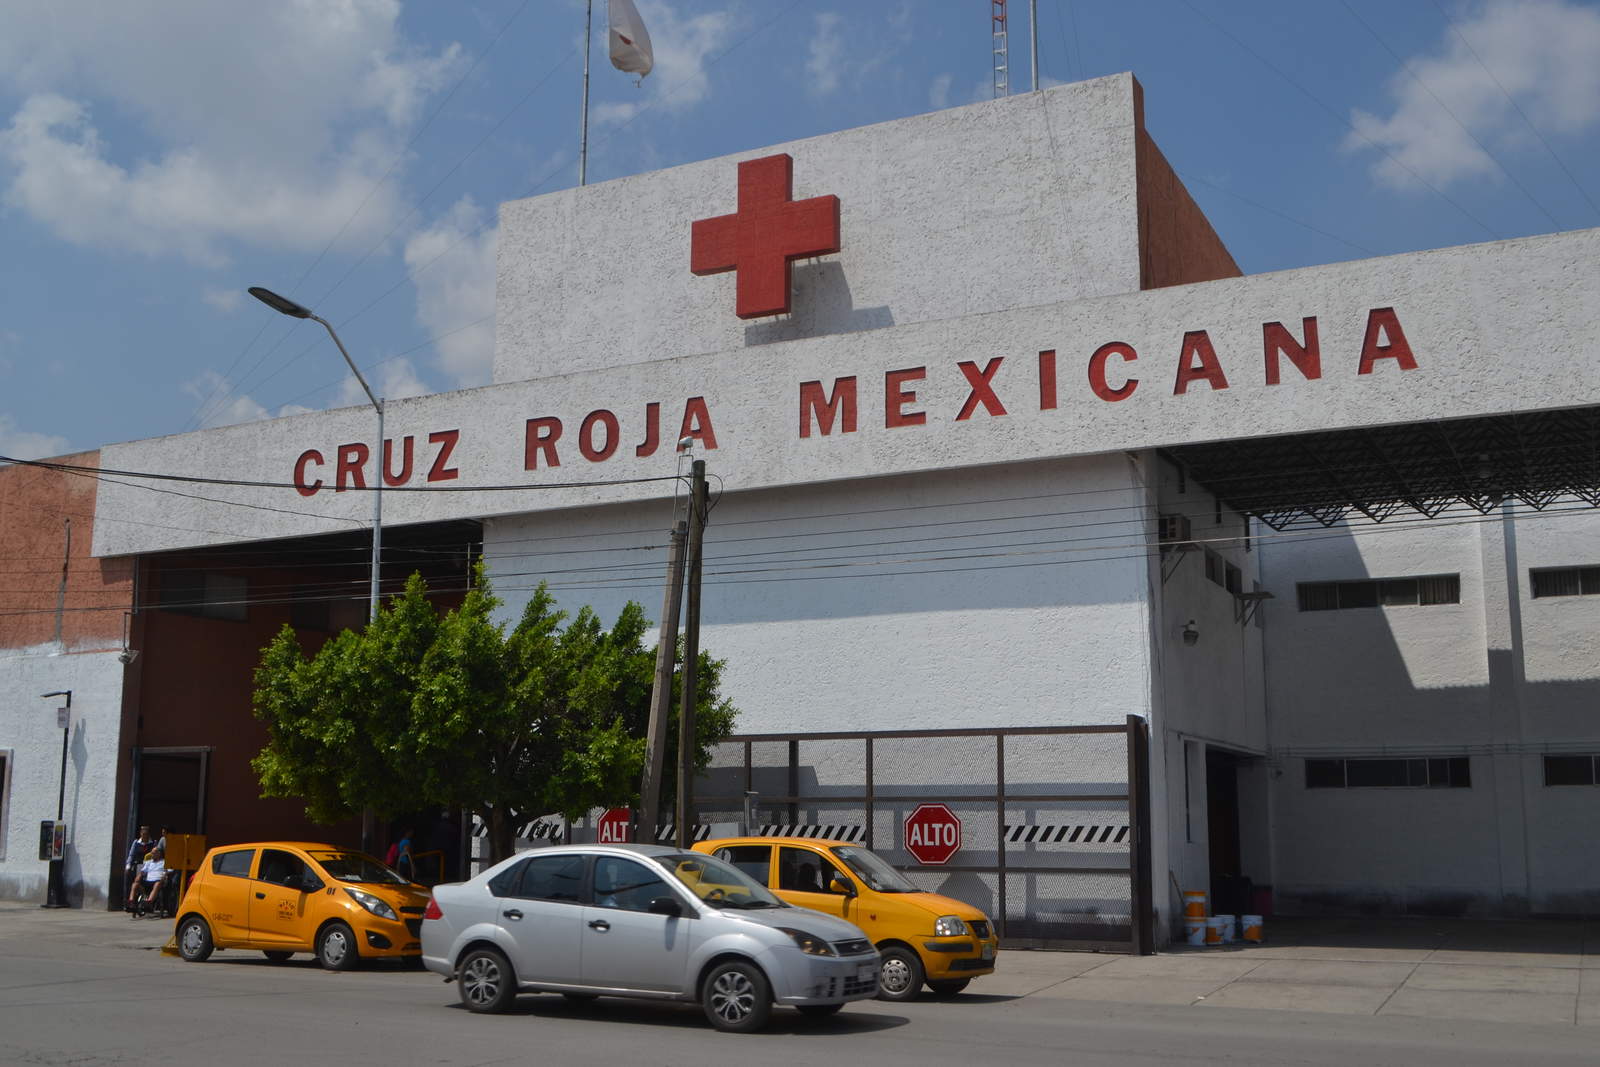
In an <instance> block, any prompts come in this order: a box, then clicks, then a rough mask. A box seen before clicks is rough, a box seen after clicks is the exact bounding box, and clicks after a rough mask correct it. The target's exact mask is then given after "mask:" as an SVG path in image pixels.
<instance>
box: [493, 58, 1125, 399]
mask: <svg viewBox="0 0 1600 1067" xmlns="http://www.w3.org/2000/svg"><path fill="white" fill-rule="evenodd" d="M1133 97H1134V85H1133V78H1132V76H1131V75H1128V74H1116V75H1112V76H1111V77H1106V78H1097V79H1095V80H1093V81H1087V82H1079V83H1077V84H1074V85H1064V86H1060V87H1057V88H1053V89H1050V90H1048V91H1045V92H1041V93H1019V94H1017V95H1015V96H1010V97H1006V98H1005V99H1002V100H994V101H985V102H983V103H979V104H973V105H970V106H968V107H959V108H950V109H947V110H943V111H936V112H932V113H930V114H926V115H915V116H912V117H910V118H905V119H899V120H896V121H894V122H885V123H880V124H878V125H875V126H865V127H861V128H858V129H853V130H845V131H843V132H841V133H832V134H827V135H825V136H822V137H813V138H810V139H807V140H804V141H795V142H791V143H788V144H780V145H773V146H771V147H766V148H761V149H757V150H754V151H750V152H743V153H739V154H737V155H732V156H723V157H720V158H717V159H709V160H704V161H702V162H698V163H691V164H688V165H687V166H682V167H673V168H671V169H669V170H663V171H653V172H651V173H648V174H640V175H636V176H634V177H629V178H621V179H618V180H616V181H610V182H603V183H600V184H597V185H589V186H584V187H582V188H573V189H566V190H563V191H561V192H557V193H551V194H549V195H547V196H541V197H536V198H533V199H530V200H514V201H511V202H509V203H506V204H504V205H503V206H502V207H501V214H500V225H501V230H500V245H499V248H500V255H499V268H498V289H499V292H498V296H497V298H496V318H495V325H496V342H495V372H494V380H495V381H497V382H509V381H518V380H521V379H525V378H547V377H551V376H554V375H561V374H568V373H572V372H574V371H587V370H598V369H602V368H608V367H616V366H622V365H624V364H628V363H644V362H648V361H650V360H657V359H663V358H670V357H677V356H684V355H693V354H696V353H701V352H725V351H730V350H743V351H744V353H745V356H746V358H747V359H750V360H766V359H771V358H774V357H775V356H776V353H773V352H768V351H763V347H764V346H766V345H769V344H770V343H772V342H774V341H782V340H791V339H794V338H800V337H817V336H822V335H825V334H840V333H855V332H858V331H862V330H872V329H878V328H881V327H885V326H891V325H906V324H908V323H916V322H928V321H936V320H943V319H954V318H961V317H964V316H968V315H975V314H981V313H983V312H989V311H1001V310H1006V309H1010V308H1018V307H1028V306H1031V305H1036V304H1052V303H1056V302H1058V301H1061V300H1063V299H1083V298H1086V297H1092V296H1104V295H1108V294H1113V293H1127V292H1133V291H1136V290H1137V289H1138V288H1139V250H1138V217H1137V208H1136V203H1135V195H1134V190H1135V171H1134V132H1135V127H1134V102H1133ZM779 152H787V153H789V154H790V155H791V156H793V158H794V197H795V199H804V198H806V197H812V196H824V195H833V196H837V197H838V198H839V216H840V224H839V226H840V241H841V249H840V251H839V252H838V253H837V254H834V255H830V256H827V257H825V258H823V259H820V260H814V261H802V262H800V263H797V264H795V267H794V282H795V285H794V289H795V292H794V299H793V313H792V314H791V315H790V316H788V317H787V318H784V319H782V320H777V319H768V320H751V321H742V320H740V319H738V318H736V317H735V316H734V313H733V309H734V298H733V291H734V275H733V274H732V273H726V274H720V275H713V276H707V277H696V276H694V275H692V274H690V273H689V234H690V225H691V223H693V222H694V221H695V220H697V219H704V218H711V217H714V216H719V215H725V214H729V213H732V212H733V211H734V210H735V207H736V203H735V191H736V188H737V175H738V166H737V165H738V162H739V161H740V160H744V159H755V158H759V157H762V156H769V155H774V154H776V153H779ZM780 358H781V357H780Z"/></svg>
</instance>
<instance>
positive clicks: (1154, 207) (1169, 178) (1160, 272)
mask: <svg viewBox="0 0 1600 1067" xmlns="http://www.w3.org/2000/svg"><path fill="white" fill-rule="evenodd" d="M1134 109H1135V110H1134V117H1135V124H1136V133H1135V136H1136V138H1137V144H1136V146H1135V152H1136V159H1135V163H1136V168H1137V171H1138V175H1139V189H1138V199H1139V288H1141V289H1161V288H1164V287H1166V286H1169V285H1187V284H1189V283H1191V282H1209V281H1215V280H1216V279H1218V278H1237V277H1238V276H1239V275H1240V274H1241V273H1243V272H1242V271H1240V270H1239V265H1238V264H1237V263H1235V262H1234V261H1233V256H1232V254H1230V253H1229V252H1228V249H1227V246H1225V245H1224V244H1223V243H1222V238H1220V237H1218V236H1217V231H1216V230H1214V229H1212V228H1211V223H1210V221H1209V220H1208V219H1207V218H1206V217H1205V215H1204V213H1202V212H1201V210H1200V206H1199V205H1198V204H1196V203H1195V202H1194V198H1193V197H1191V196H1190V195H1189V190H1187V189H1185V188H1184V187H1183V182H1181V181H1179V180H1178V176H1177V174H1175V173H1173V170H1172V166H1171V164H1169V163H1168V162H1167V158H1166V157H1165V156H1163V155H1162V154H1161V149H1159V148H1157V147H1156V143H1155V141H1154V140H1152V139H1151V137H1150V135H1149V134H1148V133H1146V132H1145V128H1144V92H1143V90H1142V89H1140V88H1139V86H1138V83H1137V82H1135V83H1134Z"/></svg>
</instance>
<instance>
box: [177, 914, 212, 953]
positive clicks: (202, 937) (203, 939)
mask: <svg viewBox="0 0 1600 1067" xmlns="http://www.w3.org/2000/svg"><path fill="white" fill-rule="evenodd" d="M213 947H215V946H213V945H212V943H211V927H209V926H207V925H206V921H205V920H204V919H202V918H200V916H198V915H191V916H189V917H188V918H187V919H185V920H183V922H181V923H179V924H178V955H180V956H182V957H183V958H184V959H186V960H188V961H189V962H190V963H202V962H204V961H205V960H208V959H210V958H211V950H212V948H213Z"/></svg>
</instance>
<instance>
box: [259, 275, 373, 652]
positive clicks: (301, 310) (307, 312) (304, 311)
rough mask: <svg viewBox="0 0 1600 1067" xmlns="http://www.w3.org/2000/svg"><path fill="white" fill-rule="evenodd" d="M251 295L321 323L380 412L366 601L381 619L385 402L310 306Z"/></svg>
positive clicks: (266, 292) (262, 292)
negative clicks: (368, 587) (374, 391)
mask: <svg viewBox="0 0 1600 1067" xmlns="http://www.w3.org/2000/svg"><path fill="white" fill-rule="evenodd" d="M250 295H251V296H253V297H255V298H256V299H257V300H259V301H261V302H262V303H263V304H265V305H267V307H269V308H271V309H272V310H273V311H276V312H278V313H280V314H283V315H288V316H289V317H290V318H294V319H310V320H311V321H313V322H320V323H322V326H323V328H324V329H326V330H327V331H328V336H329V337H331V338H333V343H334V344H336V345H338V346H339V354H340V355H341V356H343V357H344V361H345V364H346V365H347V366H349V368H350V373H351V374H354V375H355V376H356V381H358V382H360V383H361V388H362V389H363V390H365V391H366V394H367V399H368V400H370V401H372V407H373V409H374V410H375V411H377V413H378V444H377V447H376V448H374V449H373V453H372V456H373V463H372V467H373V479H372V582H371V590H370V592H369V594H368V598H367V621H368V622H371V621H372V620H373V619H376V618H377V617H378V579H379V572H378V563H379V560H380V559H381V557H382V555H383V401H382V400H379V399H378V398H377V397H375V396H373V395H372V387H371V386H369V385H368V384H367V380H366V379H365V378H363V377H362V376H361V371H359V370H357V369H356V364H355V361H354V360H352V359H351V358H350V353H349V352H346V351H345V347H344V342H343V341H341V340H339V335H338V334H337V333H334V332H333V326H332V324H330V323H329V322H328V320H327V319H324V318H322V317H321V316H320V315H315V314H313V313H312V311H311V309H310V308H308V307H302V306H301V305H299V304H296V303H295V302H294V301H293V300H290V299H289V298H288V297H286V296H279V295H278V294H277V293H274V292H273V291H272V290H271V289H263V288H262V287H261V286H259V285H252V286H251V287H250Z"/></svg>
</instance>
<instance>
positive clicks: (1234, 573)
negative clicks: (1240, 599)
mask: <svg viewBox="0 0 1600 1067" xmlns="http://www.w3.org/2000/svg"><path fill="white" fill-rule="evenodd" d="M1222 587H1223V588H1224V589H1226V590H1227V591H1228V592H1230V593H1232V594H1233V595H1234V596H1238V595H1239V594H1240V593H1242V592H1244V576H1243V575H1242V574H1240V573H1239V568H1238V567H1235V566H1234V565H1233V564H1231V563H1230V564H1228V565H1227V567H1226V568H1224V570H1223V576H1222Z"/></svg>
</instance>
